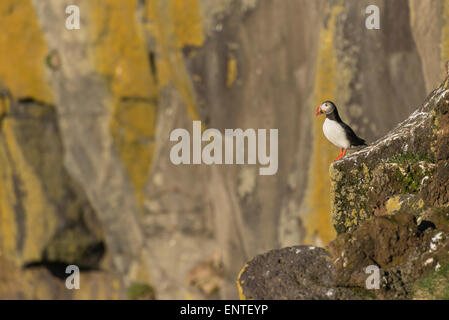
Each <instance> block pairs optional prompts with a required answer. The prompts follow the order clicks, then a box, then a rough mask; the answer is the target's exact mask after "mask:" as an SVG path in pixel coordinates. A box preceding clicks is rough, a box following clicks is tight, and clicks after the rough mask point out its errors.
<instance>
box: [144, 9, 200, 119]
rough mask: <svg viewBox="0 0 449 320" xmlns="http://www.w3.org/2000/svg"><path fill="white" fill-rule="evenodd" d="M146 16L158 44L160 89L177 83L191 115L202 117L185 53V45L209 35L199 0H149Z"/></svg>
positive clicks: (148, 30)
mask: <svg viewBox="0 0 449 320" xmlns="http://www.w3.org/2000/svg"><path fill="white" fill-rule="evenodd" d="M145 17H146V18H147V19H148V23H146V24H145V30H146V31H147V32H148V33H149V35H150V36H151V37H152V38H153V39H154V43H155V45H156V48H155V50H156V67H157V81H158V86H159V89H163V88H164V87H165V86H166V85H168V84H173V86H174V87H175V88H176V90H177V91H178V93H179V95H180V96H181V98H182V101H183V102H184V104H185V107H186V109H187V112H188V114H189V116H190V118H191V119H192V120H199V116H198V112H197V109H196V101H195V92H194V89H193V85H192V81H191V79H190V75H189V73H188V71H187V69H186V67H185V64H184V56H183V53H182V48H183V47H185V46H197V47H198V46H201V45H202V44H203V42H204V39H205V36H204V31H203V27H202V18H201V15H200V10H199V1H198V0H170V1H166V0H152V1H147V3H146V6H145ZM181 18H182V19H181Z"/></svg>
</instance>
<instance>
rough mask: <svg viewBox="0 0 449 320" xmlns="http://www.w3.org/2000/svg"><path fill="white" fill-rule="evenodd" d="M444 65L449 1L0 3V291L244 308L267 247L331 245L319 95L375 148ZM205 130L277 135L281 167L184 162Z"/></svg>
mask: <svg viewBox="0 0 449 320" xmlns="http://www.w3.org/2000/svg"><path fill="white" fill-rule="evenodd" d="M73 4H74V5H77V6H79V8H80V12H81V28H80V29H79V30H68V29H66V27H65V20H66V18H67V17H68V15H67V14H66V13H65V9H66V7H67V6H68V5H73ZM371 4H376V5H378V6H379V8H380V13H381V17H380V30H367V29H366V28H365V19H366V17H367V15H366V14H365V8H366V7H367V6H368V5H371ZM447 60H449V1H444V0H395V1H387V0H369V1H365V0H313V1H310V0H282V1H275V0H139V1H138V0H127V1H120V0H34V1H32V0H2V1H1V2H0V298H28V299H30V298H31V299H32V298H46V299H54V298H69V299H70V298H74V299H78V298H92V299H104V298H139V297H141V298H153V297H156V298H158V299H168V298H175V299H183V298H200V299H202V298H237V297H238V292H237V288H236V285H235V280H236V278H237V274H238V272H239V271H240V269H241V268H242V266H243V265H244V263H245V262H246V261H248V260H249V259H251V258H252V257H253V256H254V255H256V254H259V253H262V252H265V251H268V250H270V249H273V248H279V247H285V246H290V245H297V244H314V245H319V246H324V245H326V244H328V243H329V241H331V240H332V239H334V238H335V231H334V229H333V228H332V226H331V221H330V212H331V209H330V197H329V192H330V180H329V175H328V170H329V164H330V162H331V161H332V160H333V159H334V158H335V156H336V155H337V151H338V150H337V149H336V148H335V147H333V146H332V145H331V144H330V143H329V142H328V141H327V140H325V138H324V136H323V135H322V132H321V125H322V121H323V119H320V120H317V119H315V109H316V107H317V106H318V105H319V103H321V102H322V101H324V100H327V99H332V100H334V101H335V102H336V103H337V105H338V106H339V110H341V114H342V117H343V118H344V119H346V120H347V122H349V124H350V125H351V126H352V127H353V128H354V129H355V130H356V132H358V133H359V134H360V135H361V136H362V137H364V138H366V139H367V140H368V141H369V142H372V141H374V140H375V139H377V138H379V137H381V136H382V135H384V134H385V133H386V132H387V131H388V130H390V129H392V128H393V127H395V125H396V124H398V123H399V122H400V121H401V120H404V119H405V118H407V117H408V115H409V114H410V113H411V112H412V111H413V110H415V109H416V108H417V107H418V106H419V104H420V103H421V102H422V101H424V98H425V97H426V95H427V93H428V92H429V91H430V90H431V89H433V88H435V87H436V86H437V84H439V83H440V82H441V80H442V78H443V75H444V74H445V68H444V62H445V61H447ZM192 120H201V121H203V123H204V124H205V125H206V126H207V127H211V128H217V129H219V130H221V131H222V130H224V129H225V128H244V129H245V128H267V129H269V128H278V129H279V170H278V173H277V174H276V175H275V176H259V175H258V171H257V167H256V166H245V165H244V166H221V167H212V166H205V165H197V166H175V165H173V164H171V162H170V159H169V152H170V148H171V146H172V145H171V144H170V143H169V134H170V132H171V130H173V129H175V128H187V129H188V130H191V129H190V128H191V126H192ZM68 264H76V265H78V266H80V267H81V284H80V285H81V289H80V290H72V291H71V290H67V289H66V288H65V277H66V276H67V275H66V274H65V273H64V270H65V267H66V265H68Z"/></svg>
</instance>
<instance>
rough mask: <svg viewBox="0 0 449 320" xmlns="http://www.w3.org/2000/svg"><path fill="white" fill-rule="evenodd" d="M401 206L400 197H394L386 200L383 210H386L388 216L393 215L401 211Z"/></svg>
mask: <svg viewBox="0 0 449 320" xmlns="http://www.w3.org/2000/svg"><path fill="white" fill-rule="evenodd" d="M401 204H402V202H401V197H400V196H394V197H391V198H390V199H388V201H387V203H386V204H385V209H386V210H387V212H388V214H393V213H395V212H396V211H399V210H400V209H401Z"/></svg>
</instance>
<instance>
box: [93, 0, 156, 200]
mask: <svg viewBox="0 0 449 320" xmlns="http://www.w3.org/2000/svg"><path fill="white" fill-rule="evenodd" d="M90 5H91V12H92V13H91V14H92V21H94V26H93V30H92V32H91V35H92V38H93V42H94V43H95V45H94V55H95V66H96V69H97V71H98V73H99V74H100V75H102V76H103V77H104V78H105V79H106V80H107V81H108V85H109V87H110V90H111V92H112V101H111V114H112V117H111V123H110V130H111V134H112V136H113V138H114V143H115V146H116V148H117V150H118V152H119V154H120V157H121V159H122V161H123V163H124V165H125V167H126V169H127V172H128V174H129V176H130V180H131V182H132V184H133V187H134V189H135V191H136V193H137V198H138V200H139V203H142V202H143V187H144V185H145V183H146V179H147V177H148V174H149V171H150V168H151V161H152V157H153V151H154V134H155V121H156V101H157V87H156V84H155V79H154V78H153V76H152V74H151V69H150V63H149V60H148V53H147V48H146V43H145V40H144V37H143V32H142V29H141V28H140V25H139V24H138V23H137V21H136V10H137V1H136V0H131V1H117V0H107V1H92V2H91V4H90ZM105 6H106V8H105Z"/></svg>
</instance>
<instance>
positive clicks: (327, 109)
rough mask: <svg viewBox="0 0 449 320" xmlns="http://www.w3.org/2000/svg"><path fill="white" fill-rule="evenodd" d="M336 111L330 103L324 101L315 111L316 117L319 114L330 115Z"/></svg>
mask: <svg viewBox="0 0 449 320" xmlns="http://www.w3.org/2000/svg"><path fill="white" fill-rule="evenodd" d="M336 109H337V107H336V106H335V104H334V103H333V102H332V101H324V102H323V103H322V104H321V106H319V107H318V109H316V115H317V116H319V115H320V114H331V113H332V112H334V111H335V110H336Z"/></svg>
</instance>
